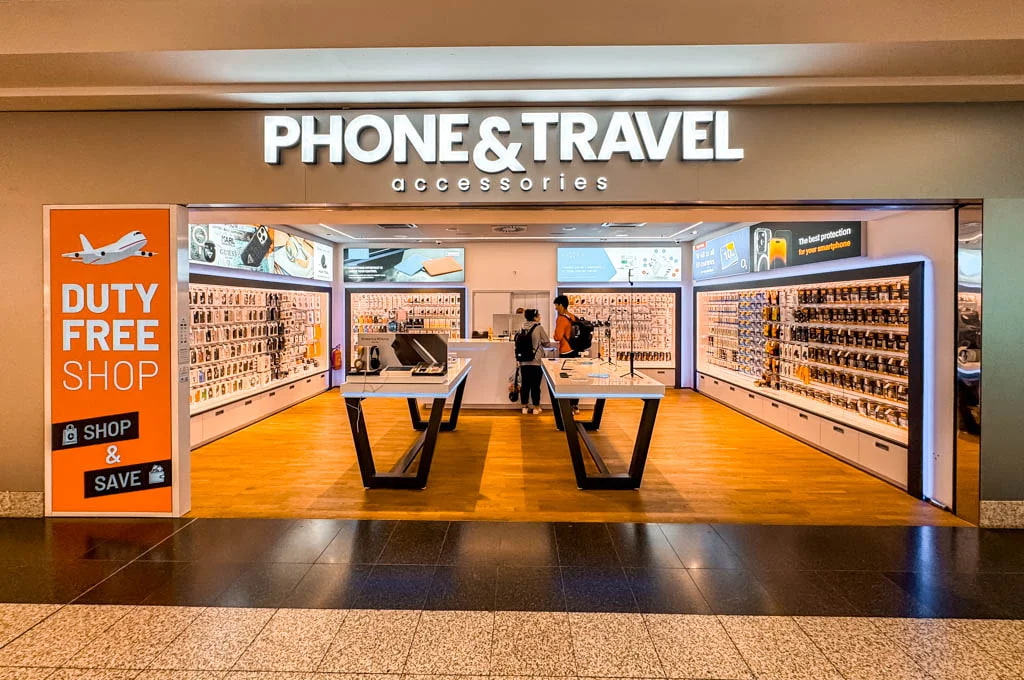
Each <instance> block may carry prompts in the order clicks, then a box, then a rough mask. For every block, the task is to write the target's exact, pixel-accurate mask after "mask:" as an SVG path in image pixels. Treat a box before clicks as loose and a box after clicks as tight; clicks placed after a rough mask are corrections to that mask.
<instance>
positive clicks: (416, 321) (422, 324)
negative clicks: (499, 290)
mask: <svg viewBox="0 0 1024 680" xmlns="http://www.w3.org/2000/svg"><path fill="white" fill-rule="evenodd" d="M349 315H350V318H351V324H350V326H349V331H350V333H351V337H352V344H353V346H354V345H355V342H356V336H358V335H359V334H360V333H434V334H437V335H441V336H443V337H447V338H449V339H450V340H458V339H460V338H461V337H462V291H461V290H445V291H435V292H415V291H413V292H386V293H377V292H363V291H355V290H353V291H351V292H350V295H349Z"/></svg>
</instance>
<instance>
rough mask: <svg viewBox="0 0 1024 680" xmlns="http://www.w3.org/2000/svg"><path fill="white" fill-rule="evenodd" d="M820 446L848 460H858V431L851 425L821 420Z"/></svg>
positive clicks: (855, 461)
mask: <svg viewBox="0 0 1024 680" xmlns="http://www.w3.org/2000/svg"><path fill="white" fill-rule="evenodd" d="M821 447H822V448H823V449H825V450H827V451H830V452H831V453H834V454H835V455H837V456H839V457H840V458H845V459H846V460H848V461H850V462H853V463H858V462H860V432H858V431H857V430H854V429H853V428H852V427H847V426H846V425H837V424H836V423H833V422H832V421H830V420H822V421H821Z"/></svg>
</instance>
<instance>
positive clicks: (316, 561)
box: [309, 526, 342, 564]
mask: <svg viewBox="0 0 1024 680" xmlns="http://www.w3.org/2000/svg"><path fill="white" fill-rule="evenodd" d="M341 530H342V527H340V526H339V527H338V530H337V531H336V532H334V535H333V536H331V540H329V541H327V542H326V543H324V547H323V550H321V551H320V552H319V553H317V556H316V559H314V560H312V561H311V562H309V564H317V563H318V562H319V561H320V558H321V557H323V556H324V553H325V552H327V549H328V548H330V547H331V544H332V543H334V539H336V538H337V537H338V536H340V535H341Z"/></svg>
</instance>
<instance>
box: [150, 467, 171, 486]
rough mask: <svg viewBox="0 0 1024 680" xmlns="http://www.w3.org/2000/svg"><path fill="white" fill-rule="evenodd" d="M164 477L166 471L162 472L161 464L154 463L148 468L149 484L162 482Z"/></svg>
mask: <svg viewBox="0 0 1024 680" xmlns="http://www.w3.org/2000/svg"><path fill="white" fill-rule="evenodd" d="M166 479H167V473H165V472H164V468H163V466H162V465H154V466H153V467H151V468H150V469H149V483H150V484H163V483H164V481H165V480H166Z"/></svg>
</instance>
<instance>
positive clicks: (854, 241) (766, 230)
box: [750, 222, 865, 272]
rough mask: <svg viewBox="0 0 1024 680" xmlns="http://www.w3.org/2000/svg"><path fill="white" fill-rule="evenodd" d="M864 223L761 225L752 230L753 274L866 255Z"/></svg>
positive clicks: (762, 223)
mask: <svg viewBox="0 0 1024 680" xmlns="http://www.w3.org/2000/svg"><path fill="white" fill-rule="evenodd" d="M864 245H865V244H864V230H863V225H862V223H861V222H761V223H759V224H756V225H754V226H753V227H750V249H751V252H752V254H753V255H752V256H753V264H754V267H753V271H755V272H762V271H774V270H777V269H785V268H787V267H796V266H798V265H802V264H813V263H815V262H829V261H832V260H841V259H844V258H847V257H859V256H861V255H863V254H864Z"/></svg>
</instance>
